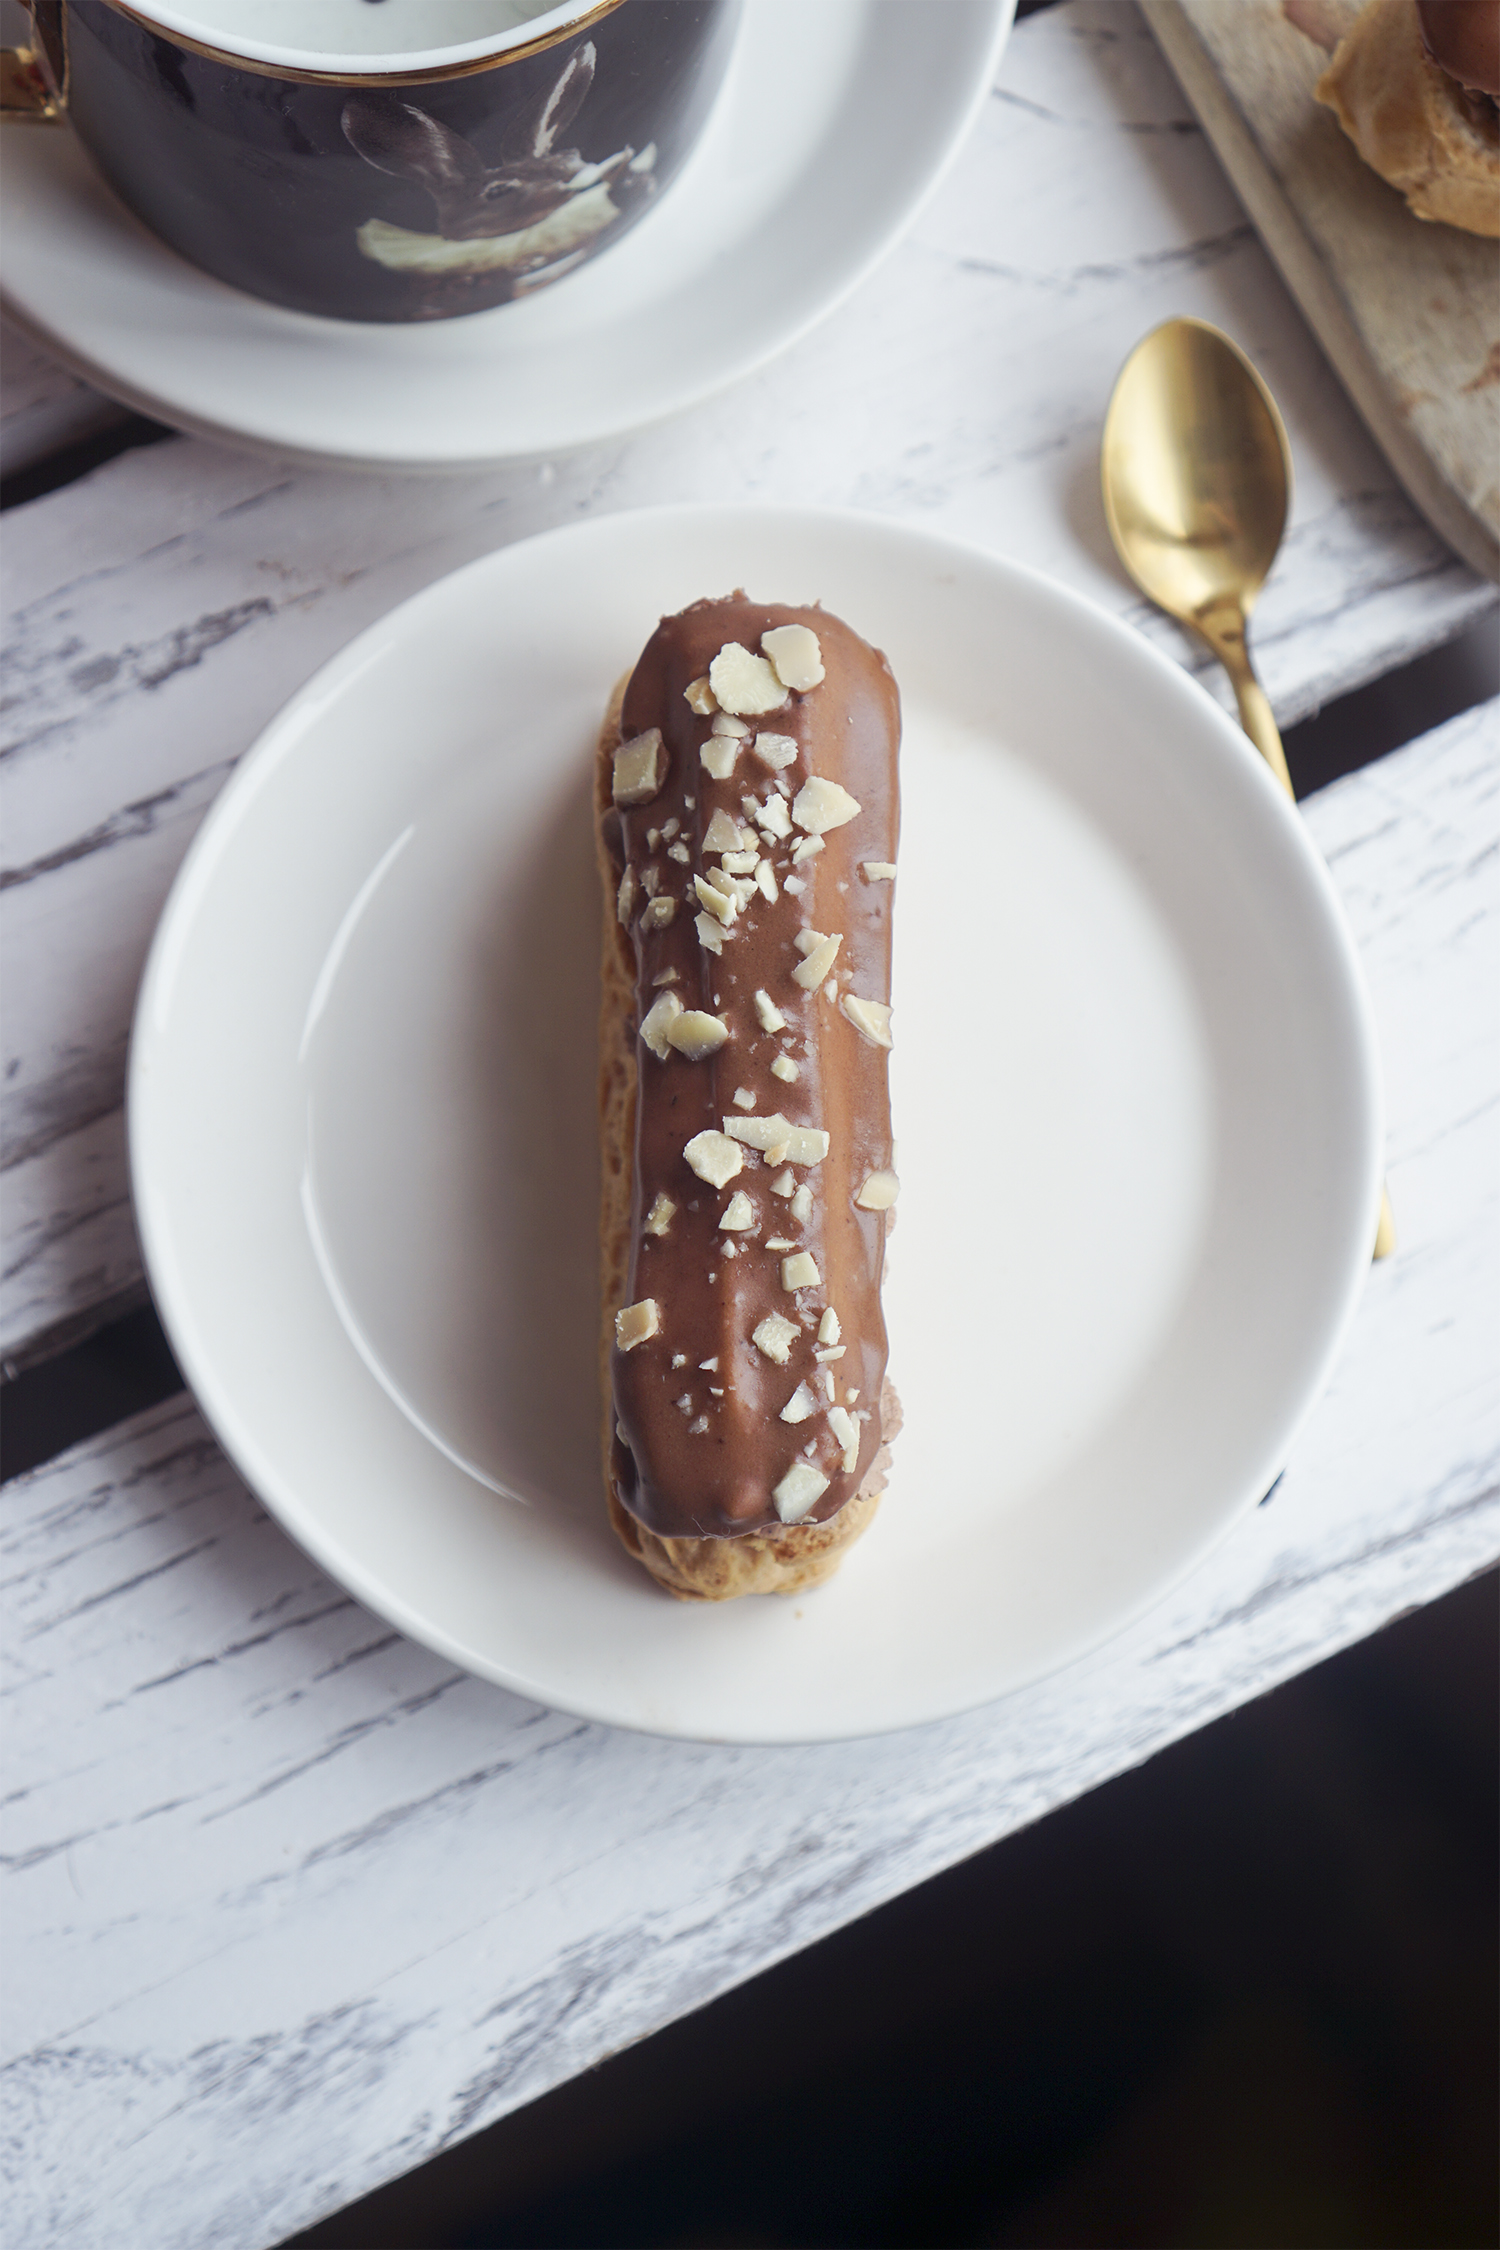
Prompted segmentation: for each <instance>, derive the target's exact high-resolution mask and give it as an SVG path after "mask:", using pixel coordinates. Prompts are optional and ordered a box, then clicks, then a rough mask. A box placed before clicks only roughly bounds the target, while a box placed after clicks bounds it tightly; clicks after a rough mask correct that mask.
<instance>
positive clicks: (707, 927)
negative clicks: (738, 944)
mask: <svg viewBox="0 0 1500 2250" xmlns="http://www.w3.org/2000/svg"><path fill="white" fill-rule="evenodd" d="M693 927H694V929H695V930H696V931H697V932H698V943H699V944H700V945H701V946H702V947H703V948H704V949H705V951H707V952H709V953H722V952H723V950H724V931H723V928H722V927H721V925H720V924H719V923H718V922H716V921H715V920H714V918H713V916H712V915H711V914H695V915H694V917H693Z"/></svg>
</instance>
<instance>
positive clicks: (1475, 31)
mask: <svg viewBox="0 0 1500 2250" xmlns="http://www.w3.org/2000/svg"><path fill="white" fill-rule="evenodd" d="M1417 21H1418V23H1419V24H1420V25H1421V27H1422V44H1423V46H1424V47H1425V48H1426V49H1427V52H1428V54H1429V55H1430V56H1431V58H1432V60H1433V61H1434V62H1435V63H1436V64H1437V66H1438V68H1439V70H1445V71H1446V72H1447V73H1448V76H1449V77H1450V78H1456V79H1457V80H1458V82H1459V84H1460V86H1467V87H1468V88H1469V89H1470V91H1471V92H1473V93H1480V94H1488V95H1489V97H1490V99H1491V101H1497V100H1500V0H1417Z"/></svg>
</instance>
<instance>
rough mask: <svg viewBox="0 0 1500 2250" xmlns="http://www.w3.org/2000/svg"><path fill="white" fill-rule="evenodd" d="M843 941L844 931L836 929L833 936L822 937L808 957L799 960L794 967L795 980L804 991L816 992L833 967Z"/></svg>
mask: <svg viewBox="0 0 1500 2250" xmlns="http://www.w3.org/2000/svg"><path fill="white" fill-rule="evenodd" d="M804 934H805V933H804ZM843 942H844V933H843V931H842V930H835V931H834V933H833V935H832V936H831V937H826V938H822V939H820V940H819V942H818V944H817V945H815V946H814V948H813V950H812V952H811V953H809V954H808V956H807V959H806V960H805V961H799V962H798V963H797V966H796V968H795V969H793V971H792V979H793V982H794V983H796V984H800V985H801V987H802V989H803V991H804V992H816V991H817V989H818V986H819V985H820V984H821V983H822V982H823V980H824V978H825V977H826V976H827V974H828V972H829V970H830V969H831V968H832V967H833V964H834V961H835V959H836V958H837V955H838V950H839V947H840V946H841V945H842V944H843Z"/></svg>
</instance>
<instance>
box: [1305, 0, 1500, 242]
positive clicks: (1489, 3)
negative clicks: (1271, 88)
mask: <svg viewBox="0 0 1500 2250" xmlns="http://www.w3.org/2000/svg"><path fill="white" fill-rule="evenodd" d="M1317 94H1318V100H1319V101H1320V102H1323V103H1325V104H1326V105H1327V107H1328V108H1329V109H1331V110H1333V111H1334V112H1335V113H1336V115H1337V117H1338V120H1339V123H1340V124H1341V125H1342V126H1343V128H1344V131H1345V132H1346V133H1347V134H1348V136H1349V138H1350V140H1351V141H1353V143H1354V145H1355V147H1356V148H1357V149H1358V150H1359V153H1360V155H1361V156H1362V157H1363V158H1364V160H1365V162H1366V163H1367V164H1368V165H1369V166H1370V167H1371V169H1372V170H1374V171H1376V172H1378V173H1379V174H1380V176H1381V178H1382V179H1383V180H1389V182H1390V183H1391V186H1392V187H1395V188H1399V189H1400V190H1401V193H1402V194H1403V195H1404V196H1405V197H1406V200H1407V202H1408V204H1409V205H1410V207H1411V209H1412V210H1413V211H1414V212H1415V213H1416V215H1417V217H1418V218H1419V219H1441V220H1445V221H1446V222H1447V224H1448V225H1449V226H1454V227H1462V228H1464V229H1465V231H1466V232H1468V233H1469V234H1484V235H1500V109H1497V106H1496V104H1497V98H1500V0H1369V5H1368V6H1367V7H1366V8H1364V9H1363V10H1362V11H1361V13H1360V14H1359V16H1358V17H1357V18H1356V19H1355V21H1354V23H1353V24H1352V25H1351V26H1350V28H1349V30H1348V31H1347V32H1346V33H1345V34H1344V36H1343V38H1342V39H1341V40H1340V41H1339V43H1338V46H1337V48H1336V49H1335V50H1334V56H1333V60H1332V62H1331V63H1330V64H1329V66H1328V68H1327V70H1325V71H1324V73H1323V75H1322V77H1321V78H1320V79H1319V81H1318V88H1317Z"/></svg>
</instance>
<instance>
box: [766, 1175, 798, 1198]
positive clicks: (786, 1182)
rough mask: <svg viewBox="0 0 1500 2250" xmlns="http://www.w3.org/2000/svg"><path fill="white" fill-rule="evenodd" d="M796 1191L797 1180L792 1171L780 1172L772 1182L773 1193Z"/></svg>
mask: <svg viewBox="0 0 1500 2250" xmlns="http://www.w3.org/2000/svg"><path fill="white" fill-rule="evenodd" d="M796 1192H797V1182H796V1179H795V1178H794V1176H793V1175H792V1173H791V1172H790V1171H786V1172H778V1173H777V1175H776V1177H775V1179H774V1180H773V1181H772V1182H771V1193H772V1194H773V1195H795V1194H796Z"/></svg>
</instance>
